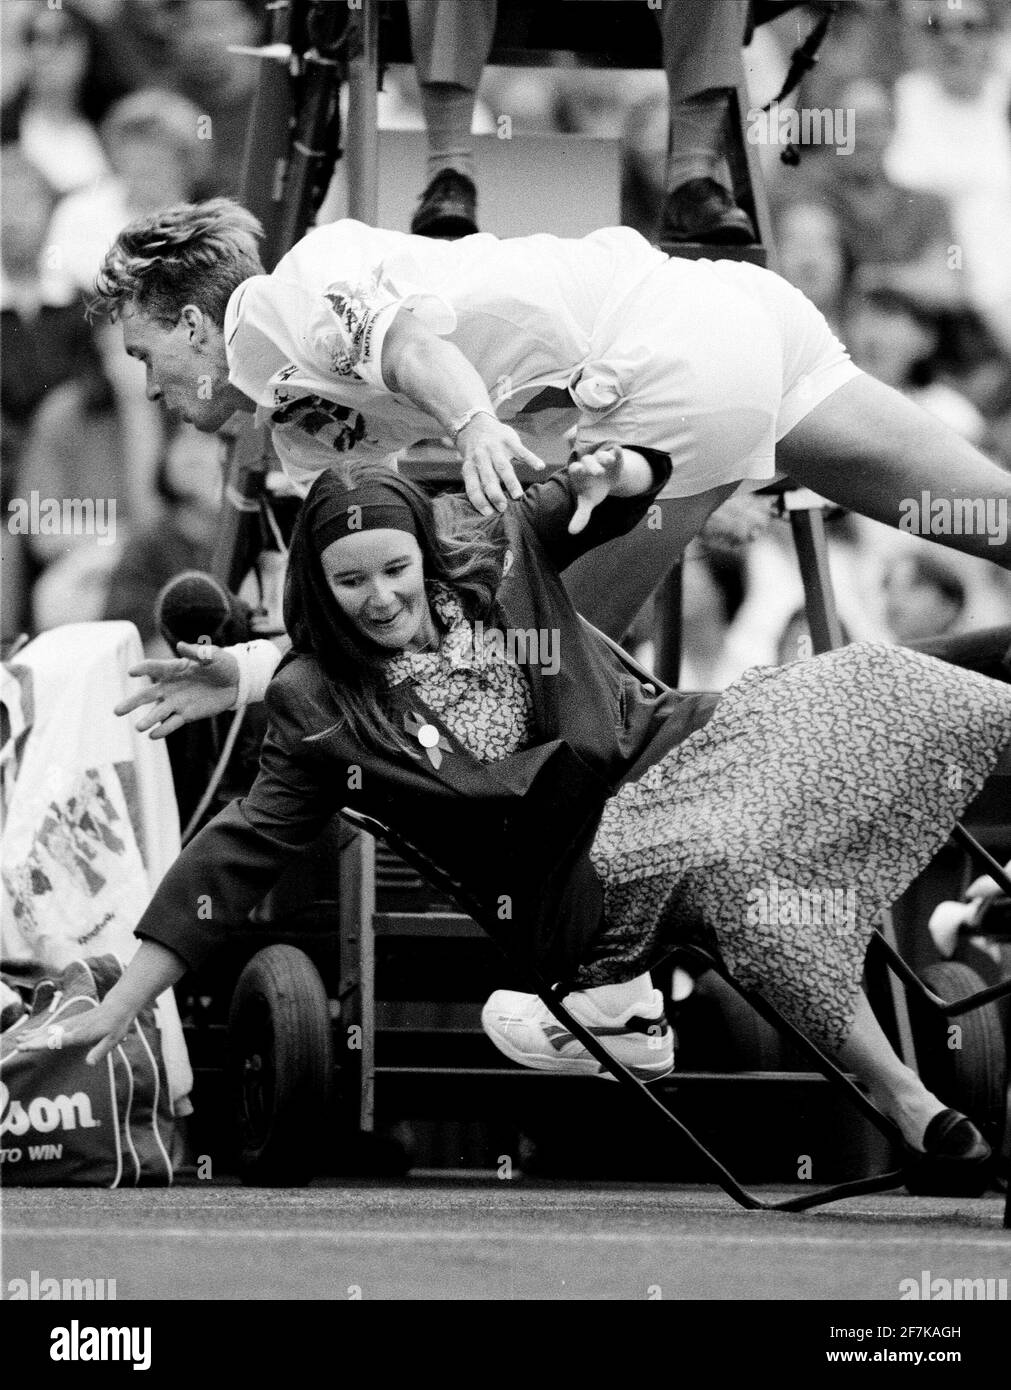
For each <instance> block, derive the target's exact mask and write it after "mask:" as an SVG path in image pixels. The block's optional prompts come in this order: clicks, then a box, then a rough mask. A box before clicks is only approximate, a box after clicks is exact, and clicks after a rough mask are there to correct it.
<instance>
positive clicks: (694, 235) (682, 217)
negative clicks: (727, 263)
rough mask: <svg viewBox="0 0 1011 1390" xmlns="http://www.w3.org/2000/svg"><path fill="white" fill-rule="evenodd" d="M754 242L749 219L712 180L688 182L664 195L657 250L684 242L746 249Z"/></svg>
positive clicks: (718, 184)
mask: <svg viewBox="0 0 1011 1390" xmlns="http://www.w3.org/2000/svg"><path fill="white" fill-rule="evenodd" d="M757 240H758V238H757V237H756V236H755V228H754V226H753V225H752V221H751V218H750V217H749V216H748V214H747V213H746V212H745V211H744V209H743V208H740V207H738V206H737V204H736V203H735V202H734V200H733V198H732V197H731V195H730V194H729V193H728V192H727V190H726V189H725V188H724V187H723V185H722V184H720V183H717V182H716V180H715V179H688V180H687V182H685V183H682V184H679V185H678V187H677V188H675V189H674V190H673V191H672V192H670V193H668V194H667V198H666V201H665V202H664V205H663V212H662V214H661V216H660V231H659V234H658V241H659V243H660V248H661V250H664V251H666V250H667V248H668V247H669V246H676V245H677V244H678V243H680V242H685V241H700V242H704V243H705V244H707V245H709V244H712V245H714V246H747V245H749V244H752V243H754V242H755V241H757Z"/></svg>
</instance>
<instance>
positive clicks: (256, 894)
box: [23, 661, 349, 1060]
mask: <svg viewBox="0 0 1011 1390" xmlns="http://www.w3.org/2000/svg"><path fill="white" fill-rule="evenodd" d="M314 672H315V668H314V667H313V666H312V665H311V663H308V662H307V661H306V662H302V663H298V662H296V663H292V665H291V666H289V667H288V675H287V678H285V677H282V678H280V679H278V680H277V681H275V682H274V683H273V684H272V686H271V688H270V690H269V692H268V695H267V709H268V713H269V716H270V723H269V727H268V730H267V735H266V737H265V738H264V742H263V749H262V752H261V755H260V771H259V773H258V775H257V778H256V781H255V782H254V783H253V786H252V788H251V789H250V791H249V794H248V795H247V796H245V797H243V798H242V799H241V800H238V801H233V802H232V803H231V804H230V805H229V806H226V807H225V809H224V810H223V811H222V812H221V814H220V815H218V816H216V817H215V818H214V820H212V821H211V822H210V824H209V825H207V826H205V827H204V829H203V830H202V831H201V832H200V834H199V835H197V836H195V837H194V839H193V840H191V841H190V843H189V844H188V845H187V846H186V848H185V849H184V850H183V852H182V854H180V855H179V857H178V859H176V861H175V863H174V864H173V865H172V866H171V868H170V869H169V871H168V873H167V874H166V875H165V877H164V878H163V879H162V881H161V883H160V884H159V885H158V888H157V890H156V892H155V894H154V897H153V898H152V900H151V902H150V903H149V904H148V907H147V910H146V911H145V912H144V915H143V916H142V917H141V919H140V921H139V922H138V923H137V927H136V929H135V934H136V935H137V936H138V937H139V938H140V939H141V946H140V949H139V950H138V951H137V953H136V955H135V956H134V958H133V960H131V962H130V964H129V965H128V966H127V969H126V971H125V973H124V975H123V977H122V979H121V980H119V981H118V982H117V984H116V985H115V986H114V987H113V988H112V989H111V990H110V991H109V993H108V995H106V997H105V999H104V1000H103V1001H102V1003H101V1004H100V1005H99V1006H98V1008H97V1009H95V1010H93V1011H92V1012H91V1013H90V1014H88V1015H86V1016H85V1017H84V1018H83V1019H82V1020H81V1021H80V1022H78V1021H77V1020H74V1021H68V1022H67V1023H66V1024H65V1025H63V1026H62V1031H57V1032H56V1033H55V1034H53V1033H50V1032H49V1031H48V1030H47V1029H42V1030H39V1031H37V1032H36V1033H35V1034H34V1035H27V1036H26V1038H25V1039H24V1040H23V1041H24V1044H25V1046H29V1045H30V1046H33V1047H39V1048H44V1047H54V1046H64V1047H65V1046H70V1045H72V1044H74V1045H84V1044H89V1043H97V1044H98V1048H97V1049H96V1050H95V1051H94V1053H93V1055H94V1058H95V1059H96V1060H97V1059H99V1058H101V1057H102V1056H104V1055H105V1053H106V1052H108V1051H109V1050H110V1049H111V1048H112V1047H114V1046H115V1044H116V1042H118V1041H119V1040H120V1039H121V1038H122V1037H123V1035H124V1034H125V1033H126V1031H127V1029H128V1028H129V1026H130V1024H131V1023H132V1022H133V1020H134V1018H135V1017H136V1015H137V1013H138V1012H139V1011H140V1009H141V1008H143V1006H144V1005H145V1004H146V1003H150V1002H151V1001H153V1000H154V999H155V998H157V996H158V995H159V994H160V993H161V992H162V990H163V989H165V988H167V987H168V986H169V985H170V984H174V983H175V981H176V980H178V979H179V978H180V976H181V975H182V974H183V973H184V972H185V970H187V969H194V968H196V967H198V966H199V965H201V964H202V963H203V961H204V960H206V959H207V957H208V956H209V955H210V954H211V953H212V952H213V950H214V949H215V947H216V946H217V945H218V944H220V943H221V942H224V941H226V940H227V939H228V937H229V936H230V935H231V933H232V932H233V931H234V930H236V929H237V928H238V927H240V926H241V924H242V923H243V922H244V921H245V920H246V917H247V916H248V914H249V912H250V911H251V910H252V909H253V908H254V907H255V906H256V905H257V903H259V902H260V901H262V899H263V897H264V896H265V894H266V893H267V892H268V890H269V889H270V888H272V887H273V886H274V884H275V883H276V882H277V880H278V879H279V878H280V877H281V875H282V874H283V873H284V872H285V870H286V869H288V868H289V867H290V865H291V864H292V862H293V860H294V858H295V856H296V855H297V853H298V851H300V850H302V849H304V848H306V847H307V846H308V845H310V844H312V842H313V841H314V840H316V839H317V838H318V837H319V835H320V834H321V833H322V832H323V830H324V829H325V827H326V825H327V823H328V821H329V820H330V819H331V817H332V816H333V815H335V814H336V812H337V811H338V810H339V809H340V807H341V805H343V804H344V802H345V801H347V800H348V799H349V797H348V795H347V792H346V785H345V787H343V788H342V784H341V783H340V779H339V777H334V776H333V775H332V773H333V765H332V764H329V765H328V766H326V767H323V765H322V761H321V759H320V758H319V755H318V754H315V753H313V752H312V751H310V752H309V753H306V752H304V751H303V738H304V735H305V734H306V733H312V732H317V731H318V730H319V728H320V727H322V726H323V724H325V722H326V719H327V717H328V716H329V717H332V714H333V710H332V708H331V707H328V706H325V705H323V704H320V703H319V701H318V699H317V696H318V695H319V693H320V691H319V688H318V687H316V686H315V685H314V683H313V679H312V678H313V674H314ZM328 773H329V774H331V775H329V776H328V775H327V774H328ZM342 793H343V794H342ZM89 1055H92V1054H89Z"/></svg>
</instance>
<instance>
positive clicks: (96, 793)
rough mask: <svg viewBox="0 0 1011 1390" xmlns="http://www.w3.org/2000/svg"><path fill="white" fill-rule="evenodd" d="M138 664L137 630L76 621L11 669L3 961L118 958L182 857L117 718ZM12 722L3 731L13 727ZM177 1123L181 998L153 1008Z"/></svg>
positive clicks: (1, 694)
mask: <svg viewBox="0 0 1011 1390" xmlns="http://www.w3.org/2000/svg"><path fill="white" fill-rule="evenodd" d="M143 658H144V652H143V649H142V647H141V642H140V637H139V635H138V633H137V629H136V628H135V627H134V626H133V624H132V623H123V622H114V623H69V624H66V625H65V626H62V627H57V628H53V629H51V630H50V631H48V632H44V633H42V635H41V636H39V637H37V638H36V639H35V640H34V641H33V642H30V643H29V644H28V646H26V647H24V648H23V649H22V650H21V651H20V652H18V654H17V656H16V657H15V659H14V661H13V662H10V663H7V664H5V665H4V668H3V678H2V687H0V703H2V704H3V707H4V714H5V721H4V722H5V724H6V725H7V727H5V729H4V743H3V749H2V752H0V773H2V807H3V830H2V835H0V865H2V867H0V885H2V886H0V952H2V956H3V960H4V961H5V962H22V963H25V962H34V963H35V964H37V965H40V966H42V967H43V968H45V969H47V970H53V969H60V968H62V967H63V966H65V965H66V964H67V963H68V962H69V961H71V960H81V959H84V958H85V957H87V956H95V955H104V954H106V953H107V952H111V953H112V954H114V955H116V956H117V957H118V958H119V959H120V960H121V961H122V962H123V963H124V964H125V963H126V962H127V961H128V960H129V959H130V957H131V956H132V955H133V953H134V951H135V950H136V949H137V946H138V944H139V943H138V941H137V938H136V937H135V936H134V934H133V929H134V927H135V926H136V925H137V922H138V921H139V919H140V917H141V914H142V913H143V911H144V909H145V908H146V907H147V905H148V903H149V901H150V899H151V896H152V894H153V893H154V890H155V889H156V888H157V886H158V884H159V882H160V881H161V879H162V876H163V875H164V873H165V871H166V869H167V868H168V867H169V865H170V864H171V863H172V861H173V860H174V859H175V858H176V856H177V855H178V853H179V848H180V845H179V813H178V809H177V806H176V799H175V790H174V787H173V784H172V773H171V768H170V765H169V758H168V751H167V749H166V747H165V744H164V743H163V742H160V741H158V742H152V740H151V739H149V738H148V737H147V736H146V735H144V734H139V733H137V731H136V730H135V728H134V727H133V722H134V721H133V720H132V719H130V718H125V719H122V718H117V716H116V715H114V714H113V712H112V711H113V707H114V706H115V705H117V704H118V703H119V702H120V701H121V700H122V699H124V698H125V697H126V695H127V694H129V693H130V692H131V690H132V689H133V688H134V687H135V685H136V681H135V679H134V678H132V677H130V676H128V675H127V670H128V668H129V667H130V666H134V665H136V664H137V662H139V661H142V660H143ZM8 721H9V723H8ZM157 1018H158V1026H159V1028H160V1029H161V1036H162V1048H163V1053H164V1057H165V1069H166V1073H167V1076H168V1081H169V1088H170V1091H171V1094H172V1102H173V1110H174V1112H175V1113H176V1114H177V1115H182V1114H187V1113H189V1111H190V1109H191V1106H190V1103H189V1100H188V1096H189V1093H190V1091H191V1089H192V1086H193V1073H192V1071H191V1069H190V1064H189V1058H188V1056H187V1053H186V1045H185V1043H184V1041H183V1034H182V1026H181V1024H180V1021H179V1013H178V1010H177V1008H176V1002H175V997H174V995H173V993H172V991H171V990H166V991H165V993H164V994H162V995H161V997H160V998H159V1000H158V1005H157Z"/></svg>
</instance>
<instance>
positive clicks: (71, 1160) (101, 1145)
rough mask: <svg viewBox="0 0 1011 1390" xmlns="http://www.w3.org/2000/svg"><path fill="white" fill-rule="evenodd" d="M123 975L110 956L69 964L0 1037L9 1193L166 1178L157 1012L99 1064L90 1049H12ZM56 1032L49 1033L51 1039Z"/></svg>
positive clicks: (168, 1147) (1, 1160) (0, 1108)
mask: <svg viewBox="0 0 1011 1390" xmlns="http://www.w3.org/2000/svg"><path fill="white" fill-rule="evenodd" d="M121 974H122V966H121V964H120V962H119V960H118V959H117V958H116V957H115V956H112V955H106V956H96V957H93V958H92V959H89V960H81V961H73V962H72V963H71V964H70V965H68V966H67V967H66V968H65V969H64V970H62V971H60V973H59V974H58V975H56V976H54V977H53V978H48V979H43V980H41V981H40V982H39V983H38V984H37V985H36V987H35V991H34V995H33V997H32V1004H31V1009H30V1010H29V1011H28V1012H27V1013H24V1014H22V1016H21V1017H20V1018H19V1019H18V1020H17V1021H16V1022H15V1023H14V1024H13V1025H12V1026H11V1027H10V1028H8V1029H7V1030H6V1032H5V1033H3V1034H2V1036H0V1180H2V1182H3V1183H4V1184H5V1185H8V1186H11V1187H78V1186H81V1187H137V1186H140V1185H142V1184H144V1185H163V1184H167V1183H171V1181H172V1159H171V1157H170V1154H171V1152H172V1150H173V1145H174V1140H175V1121H174V1119H173V1116H172V1109H171V1104H170V1100H169V1092H168V1086H167V1084H166V1080H165V1065H164V1062H163V1060H162V1050H161V1038H160V1035H159V1032H158V1028H157V1025H156V1023H155V1016H154V1010H153V1009H152V1008H148V1009H144V1010H143V1011H142V1013H141V1014H140V1015H139V1016H138V1018H137V1019H136V1021H135V1022H134V1023H133V1024H132V1025H131V1028H130V1031H129V1033H128V1034H127V1035H126V1037H125V1038H124V1039H123V1041H122V1042H121V1043H119V1044H118V1046H117V1047H116V1048H114V1049H113V1051H112V1052H111V1053H110V1054H109V1056H108V1057H106V1058H104V1059H103V1060H102V1061H101V1062H99V1063H98V1064H97V1065H96V1066H88V1064H87V1063H86V1062H85V1060H84V1059H85V1057H86V1056H87V1052H88V1049H87V1048H84V1047H75V1048H68V1049H66V1050H64V1049H61V1048H59V1047H53V1048H52V1049H46V1050H43V1051H39V1052H34V1051H33V1052H18V1051H17V1040H18V1038H19V1037H20V1036H21V1035H22V1034H23V1033H25V1032H27V1031H29V1030H31V1031H33V1032H34V1030H35V1029H36V1028H37V1027H40V1026H41V1027H43V1028H45V1027H48V1026H49V1025H52V1024H58V1023H63V1022H65V1021H66V1020H67V1019H69V1018H73V1017H74V1016H75V1015H76V1014H81V1013H84V1012H86V1011H88V1010H89V1009H94V1008H97V1006H98V1004H99V1001H100V1000H101V999H103V998H104V997H105V995H106V994H107V993H108V991H109V990H110V989H111V988H112V986H113V985H114V984H115V983H116V981H117V980H118V979H119V977H120V975H121ZM54 1036H55V1035H54Z"/></svg>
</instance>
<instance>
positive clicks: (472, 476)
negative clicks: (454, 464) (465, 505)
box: [463, 460, 492, 516]
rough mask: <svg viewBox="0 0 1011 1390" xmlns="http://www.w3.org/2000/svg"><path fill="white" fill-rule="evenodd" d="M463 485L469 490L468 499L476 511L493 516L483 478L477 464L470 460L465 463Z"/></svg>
mask: <svg viewBox="0 0 1011 1390" xmlns="http://www.w3.org/2000/svg"><path fill="white" fill-rule="evenodd" d="M463 486H464V488H465V489H466V492H467V500H468V501H469V502H470V505H471V506H472V507H473V508H474V509H475V511H478V512H480V513H481V515H482V516H491V514H492V508H491V507H490V506H489V504H488V499H487V498H486V497H485V495H484V489H483V487H482V486H481V479H480V478H479V477H478V473H477V465H476V464H474V463H473V462H471V461H469V460H468V462H467V463H465V464H464V465H463Z"/></svg>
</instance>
